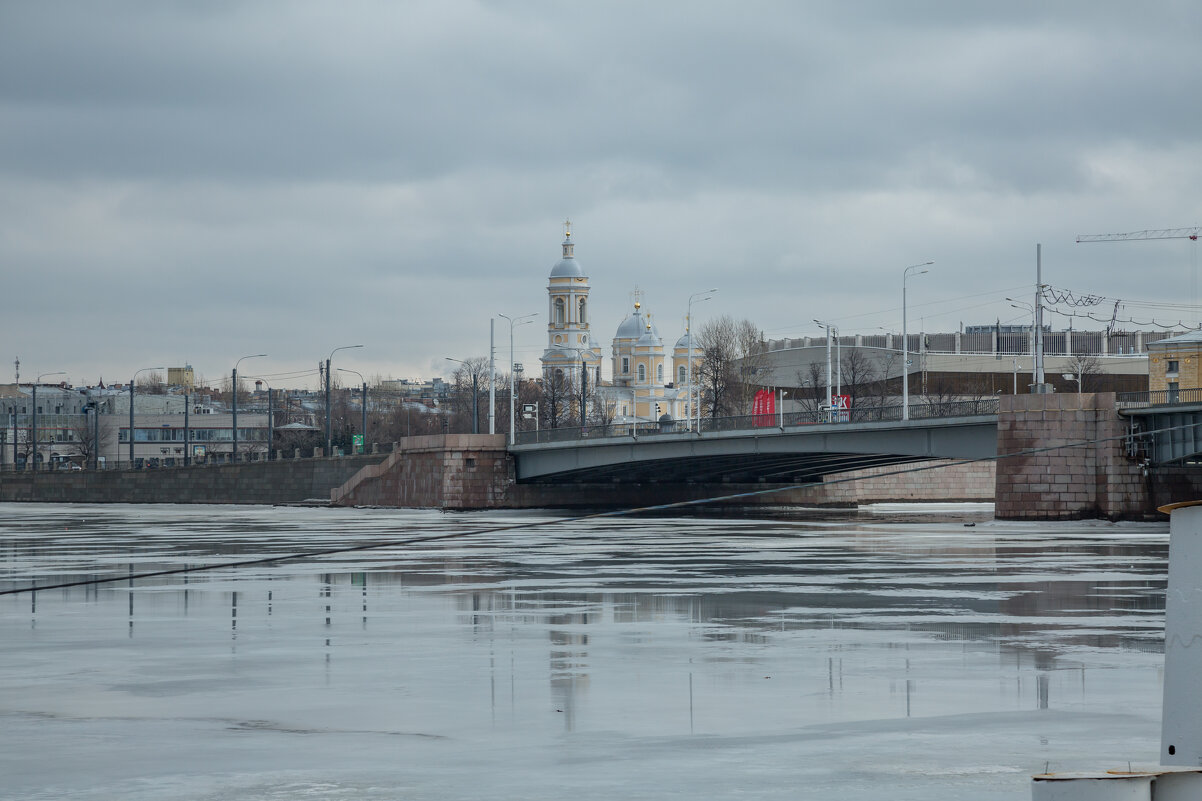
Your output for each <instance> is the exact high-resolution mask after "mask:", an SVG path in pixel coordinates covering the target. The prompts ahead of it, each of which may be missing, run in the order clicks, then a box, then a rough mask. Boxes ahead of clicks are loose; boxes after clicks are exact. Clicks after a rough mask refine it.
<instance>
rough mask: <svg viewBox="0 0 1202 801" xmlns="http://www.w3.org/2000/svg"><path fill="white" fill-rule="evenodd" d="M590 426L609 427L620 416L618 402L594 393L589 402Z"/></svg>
mask: <svg viewBox="0 0 1202 801" xmlns="http://www.w3.org/2000/svg"><path fill="white" fill-rule="evenodd" d="M588 412H589V415H588V416H589V425H594V426H608V425H609V424H610V423H612V422H613V421H614V417H616V416H617V414H618V402H617V401H615V400H613V399H612V398H608V397H606V396H604V395H602V394H601V393H599V392H594V393H593V397H592V400H591V401H590V402H589V410H588Z"/></svg>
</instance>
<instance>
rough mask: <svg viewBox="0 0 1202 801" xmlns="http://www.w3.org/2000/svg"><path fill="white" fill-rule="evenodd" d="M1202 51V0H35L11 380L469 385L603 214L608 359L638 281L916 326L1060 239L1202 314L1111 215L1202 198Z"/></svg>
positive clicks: (1088, 282) (1186, 317)
mask: <svg viewBox="0 0 1202 801" xmlns="http://www.w3.org/2000/svg"><path fill="white" fill-rule="evenodd" d="M1200 42H1202V4H1198V3H1195V2H1190V1H1187V0H1181V2H1154V3H1131V2H1105V1H1098V0H1093V1H1091V2H1062V3H1046V2H1009V3H954V2H905V3H902V2H892V1H891V0H881V1H880V2H822V3H818V2H793V1H786V2H754V0H752V1H749V2H740V3H731V2H706V1H705V0H691V1H690V2H660V3H646V2H594V3H558V2H536V1H534V0H528V1H525V2H523V1H521V0H515V2H468V1H466V0H432V1H431V2H420V1H415V2H396V1H395V0H378V1H373V0H344V2H337V3H335V2H306V1H305V0H292V1H291V2H288V3H273V2H266V1H264V2H236V1H235V0H221V1H218V0H209V1H208V2H183V1H182V0H181V1H179V2H168V1H167V0H162V1H161V2H144V1H139V2H119V1H118V0H111V1H108V2H105V1H103V0H102V1H101V2H95V1H93V0H80V2H57V1H56V0H46V1H45V2H20V0H7V2H0V259H2V261H3V286H2V287H0V297H3V298H4V302H3V304H2V307H0V308H2V314H0V320H2V322H0V331H2V332H3V340H4V342H5V344H6V345H7V347H6V348H5V349H4V352H3V353H2V354H0V357H2V358H3V361H4V362H6V363H7V364H5V365H0V371H2V372H0V381H4V382H7V381H11V380H12V364H11V363H12V361H13V360H14V359H15V358H17V357H19V358H20V360H21V378H22V380H25V381H27V380H30V379H32V378H33V377H34V376H35V375H36V374H39V373H44V372H50V371H60V370H61V371H64V372H65V373H66V377H67V378H68V379H69V380H71V381H73V382H74V383H76V384H92V383H95V382H96V381H97V380H99V379H100V378H103V379H104V380H105V381H106V382H122V381H125V380H127V379H128V377H129V376H130V375H131V374H132V372H133V371H135V370H138V369H140V368H143V367H151V366H160V365H161V366H179V365H182V364H185V363H187V364H191V365H193V366H194V367H195V368H196V370H197V371H198V373H200V374H201V375H202V376H204V377H205V378H206V379H208V380H209V381H210V382H216V381H217V380H218V378H219V377H220V376H221V375H223V374H227V373H228V371H229V369H230V368H231V367H233V365H234V362H235V361H236V360H237V359H239V358H240V357H242V356H245V355H248V354H257V353H266V354H268V357H267V358H260V359H256V360H254V361H253V362H246V363H244V364H243V366H242V373H243V374H247V373H254V374H262V375H268V376H272V377H273V378H272V380H274V381H275V383H274V385H275V386H279V387H285V386H291V387H295V386H305V385H310V386H315V385H316V376H315V375H312V374H311V373H313V372H314V370H315V367H316V364H317V362H318V361H319V360H321V359H324V358H325V357H326V356H327V355H328V354H329V352H330V351H331V350H332V349H333V348H336V347H339V346H344V345H351V344H359V343H362V344H364V345H365V347H364V348H363V349H360V350H355V351H350V352H342V353H340V354H338V356H337V357H336V363H337V364H339V365H340V366H343V367H346V368H351V369H356V370H359V371H361V372H363V373H365V374H366V375H368V376H369V377H371V376H377V375H379V376H391V377H398V378H399V377H417V376H424V377H431V376H435V375H447V374H448V373H449V372H450V370H449V369H448V368H449V367H451V366H452V365H449V364H448V363H447V362H445V361H444V357H446V356H453V357H456V358H466V357H468V356H484V355H486V354H487V351H488V336H489V318H490V317H493V316H495V315H497V314H500V313H504V314H510V315H521V314H525V313H529V312H538V313H539V317H538V319H537V321H536V324H535V325H529V326H525V327H522V328H519V329H518V332H517V357H516V358H517V360H518V361H521V362H524V363H526V364H527V365H528V369H529V367H530V366H533V365H536V364H537V360H538V356H539V354H540V353H541V350H542V347H543V346H544V344H545V342H546V335H545V325H546V322H547V320H546V279H547V274H548V272H549V271H550V269H551V267H552V266H553V265H554V264H555V262H556V261H557V260H558V259H559V254H560V242H561V241H562V239H563V221H564V220H565V218H569V217H570V218H571V220H572V229H573V240H574V241H575V243H576V256H577V258H578V260H579V261H580V263H581V265H582V266H583V268H584V270H585V272H586V273H587V274H588V275H589V276H590V280H591V285H592V298H593V303H592V322H593V324H594V331H595V333H594V338H595V339H598V340H600V341H601V342H602V343H603V344H604V345H605V346H606V350H607V351H608V344H609V339H610V337H611V336H612V334H613V330H614V329H615V328H616V327H617V326H618V324H619V323H620V322H621V320H622V318H623V317H624V316H625V314H626V313H627V312H628V310H629V306H630V302H631V301H630V299H631V293H632V292H633V291H634V290H635V289H636V288H637V289H639V290H641V291H642V293H643V295H642V297H643V303H644V306H645V308H646V309H648V310H649V311H650V312H651V313H652V314H653V315H654V319H655V321H656V323H657V326H658V327H659V329H660V331H661V333H662V334H663V336H664V338H665V339H667V340H669V341H674V340H675V339H676V337H678V336H679V335H680V333H681V331H682V327H683V318H684V315H685V306H686V302H687V299H688V297H689V295H690V294H692V293H694V292H697V291H700V290H704V289H708V288H711V287H714V288H717V289H718V290H719V292H718V293H717V295H716V296H715V297H714V299H713V300H711V301H708V302H706V303H704V304H702V305H700V306H698V307H696V309H695V311H696V318H697V320H698V321H699V322H701V321H704V320H705V319H706V318H707V317H709V316H713V315H718V314H730V315H733V316H735V317H740V318H741V317H746V318H749V319H751V320H753V321H754V322H755V323H756V325H757V326H759V327H760V328H761V329H762V330H763V331H764V334H765V336H766V337H768V338H782V337H799V336H805V335H817V334H818V333H819V332H818V328H817V326H816V325H815V324H814V323H813V322H812V320H813V318H816V317H819V318H825V319H829V320H831V321H832V322H834V323H836V324H837V325H839V326H840V328H841V329H842V330H843V332H844V333H866V334H867V333H880V332H881V330H882V329H884V330H892V331H900V328H901V321H902V313H901V294H902V293H901V289H902V272H903V269H904V268H905V267H906V266H907V265H910V264H915V263H918V262H925V261H928V260H933V261H934V262H935V264H934V265H933V266H932V268H931V271H930V273H928V274H926V275H922V276H919V277H916V278H913V279H911V281H910V283H909V292H908V301H909V304H908V316H909V321H910V328H911V330H912V331H913V330H918V329H919V328H922V329H923V330H927V331H954V330H956V329H957V328H958V327H959V326H960V325H961V324H964V325H974V324H984V323H993V322H994V321H995V320H998V319H1000V320H1001V321H1002V322H1013V323H1022V322H1023V321H1024V320H1026V319H1029V318H1028V317H1027V313H1026V312H1025V311H1022V310H1020V309H1015V308H1012V307H1011V306H1010V303H1009V302H1007V301H1006V300H1005V298H1006V297H1007V296H1010V297H1022V298H1024V299H1026V300H1028V301H1029V300H1030V296H1031V295H1032V294H1033V291H1034V289H1033V284H1034V282H1035V246H1036V243H1042V245H1043V269H1044V279H1045V282H1047V283H1049V284H1052V285H1053V286H1056V287H1058V288H1063V289H1069V290H1072V291H1074V292H1076V293H1079V294H1093V295H1097V296H1101V297H1104V298H1105V299H1106V300H1104V301H1100V302H1099V305H1098V306H1096V307H1093V311H1094V312H1095V314H1096V315H1097V316H1098V317H1100V318H1105V319H1106V320H1109V318H1110V316H1111V315H1112V313H1113V310H1114V302H1115V301H1116V300H1122V301H1124V305H1123V306H1122V307H1121V309H1120V313H1119V315H1118V316H1119V327H1128V328H1130V327H1133V326H1132V325H1131V324H1129V323H1128V324H1124V323H1123V322H1122V321H1123V320H1124V319H1130V320H1136V321H1140V322H1144V321H1150V320H1152V319H1155V320H1156V321H1157V322H1159V323H1175V322H1177V321H1178V320H1182V321H1184V322H1186V323H1189V322H1196V321H1197V319H1198V316H1197V314H1196V313H1195V311H1194V309H1193V308H1189V307H1188V306H1189V304H1190V302H1191V301H1194V300H1196V299H1197V297H1198V294H1199V290H1198V289H1197V284H1198V280H1197V278H1196V275H1197V272H1198V269H1199V265H1198V261H1199V259H1198V255H1197V247H1198V245H1197V244H1196V243H1193V242H1191V241H1190V240H1187V239H1176V240H1157V241H1143V242H1126V243H1107V244H1077V243H1076V242H1075V240H1076V237H1077V235H1079V234H1098V233H1110V232H1129V231H1138V230H1143V229H1163V228H1177V227H1186V226H1196V225H1202V200H1200V194H1199V190H1200V189H1202V139H1200V132H1202V112H1200V111H1199V109H1200V108H1202V103H1200V99H1202V91H1200V89H1202V46H1200V45H1199V43H1200ZM1048 321H1049V322H1050V323H1051V324H1052V325H1053V326H1054V327H1056V328H1063V327H1067V326H1068V324H1069V319H1068V318H1065V317H1059V316H1056V315H1051V316H1050V317H1049V318H1048ZM1105 324H1106V323H1105V321H1103V322H1092V321H1090V320H1088V319H1083V318H1078V319H1077V320H1076V321H1074V322H1073V326H1074V328H1078V329H1090V330H1099V329H1101V328H1103V327H1105ZM497 340H498V346H499V352H498V362H499V363H502V362H505V361H507V360H508V353H507V351H508V328H507V327H506V323H505V321H504V320H498V325H497ZM307 373H310V374H307Z"/></svg>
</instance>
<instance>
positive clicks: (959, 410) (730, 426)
mask: <svg viewBox="0 0 1202 801" xmlns="http://www.w3.org/2000/svg"><path fill="white" fill-rule="evenodd" d="M998 405H999V400H998V398H996V397H988V398H981V399H977V400H949V401H942V400H928V401H923V402H922V403H913V404H910V419H911V420H930V419H935V418H940V417H969V416H973V415H982V414H997V413H998ZM901 419H902V407H901V406H900V405H879V406H861V407H858V408H854V409H849V410H845V411H840V410H829V411H828V410H818V411H801V412H785V413H784V414H780V413H774V414H756V415H741V416H738V417H703V418H701V420H700V422H699V428H698V429H697V433H698V434H709V433H717V432H723V431H756V430H765V429H776V430H781V429H782V427H783V428H793V427H797V426H812V425H823V424H829V425H840V424H846V423H877V422H890V421H900V420H901ZM688 431H690V428H689V424H688V423H687V422H686V421H684V420H671V421H664V422H661V423H609V424H607V425H588V426H578V425H577V426H566V427H562V428H544V429H542V430H539V431H519V432H517V434H516V435H515V441H516V442H517V444H519V445H534V444H539V443H550V442H572V441H577V440H586V439H604V438H607V437H630V438H633V439H650V438H654V437H662V436H665V435H670V434H684V433H686V432H688Z"/></svg>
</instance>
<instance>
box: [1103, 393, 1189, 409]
mask: <svg viewBox="0 0 1202 801" xmlns="http://www.w3.org/2000/svg"><path fill="white" fill-rule="evenodd" d="M1115 403H1117V404H1118V407H1119V408H1120V409H1138V408H1142V407H1145V406H1171V405H1173V404H1176V403H1202V389H1158V390H1156V391H1145V392H1119V393H1118V394H1117V395H1116V396H1115Z"/></svg>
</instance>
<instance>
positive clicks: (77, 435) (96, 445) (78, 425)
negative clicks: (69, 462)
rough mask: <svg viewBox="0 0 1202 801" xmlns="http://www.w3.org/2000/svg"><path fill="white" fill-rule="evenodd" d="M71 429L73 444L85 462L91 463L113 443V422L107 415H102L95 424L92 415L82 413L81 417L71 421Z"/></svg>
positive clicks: (77, 453)
mask: <svg viewBox="0 0 1202 801" xmlns="http://www.w3.org/2000/svg"><path fill="white" fill-rule="evenodd" d="M97 429H99V432H98V431H97ZM69 430H70V436H71V444H72V445H73V446H74V447H75V453H76V455H77V456H79V458H80V460H81V461H83V463H84V464H91V463H92V460H93V459H95V458H96V457H97V456H98V455H100V454H101V453H103V452H104V450H105V449H106V448H107V447H108V446H109V445H110V444H111V443H112V435H113V423H112V421H110V420H108V419H107V416H105V415H101V417H100V420H99V422H98V424H94V423H93V420H92V418H91V417H90V416H88V415H80V419H78V420H75V421H73V422H72V423H71V427H70V429H69ZM97 433H99V436H97Z"/></svg>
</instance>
